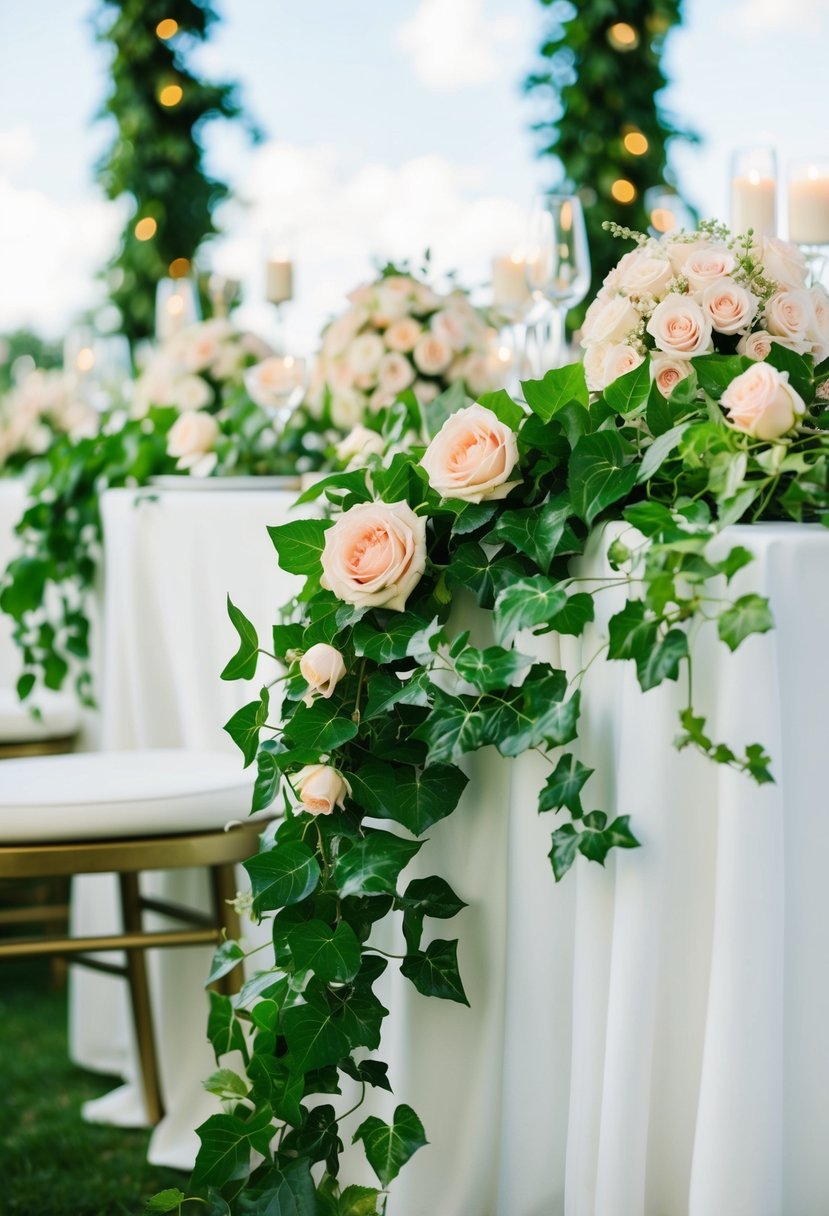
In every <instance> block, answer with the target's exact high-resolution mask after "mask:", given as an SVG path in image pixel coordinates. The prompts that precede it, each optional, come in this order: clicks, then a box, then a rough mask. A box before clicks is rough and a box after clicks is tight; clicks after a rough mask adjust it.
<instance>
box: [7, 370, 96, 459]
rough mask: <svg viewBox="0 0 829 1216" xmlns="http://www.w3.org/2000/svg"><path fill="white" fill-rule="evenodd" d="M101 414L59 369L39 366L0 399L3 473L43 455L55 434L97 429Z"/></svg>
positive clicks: (75, 436)
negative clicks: (42, 368) (84, 398)
mask: <svg viewBox="0 0 829 1216" xmlns="http://www.w3.org/2000/svg"><path fill="white" fill-rule="evenodd" d="M98 425H99V416H98V413H97V411H96V410H95V409H93V407H92V406H91V405H89V404H88V403H87V402H86V401H84V400H83V398H82V397H81V396H80V394H79V393H78V391H77V386H76V383H75V381H74V380H73V379H72V377H71V376H69V375H67V374H66V373H65V372H62V371H58V370H56V369H50V370H48V371H46V370H41V369H36V370H34V371H31V372H29V374H28V375H27V376H25V377H24V378H23V380H22V381H21V382H20V383H19V384H17V385H15V387H14V388H13V389H12V390H11V391H10V392H9V393H7V394H6V396H5V397H4V398H3V400H2V401H0V476H2V475H4V474H9V473H17V472H19V471H20V470H21V469H22V468H24V467H25V465H27V464H28V463H29V462H30V461H31V460H34V459H36V458H37V457H42V456H43V455H44V453H45V452H47V451H48V449H49V447H50V445H51V444H52V442H53V441H54V439H55V438H56V437H59V436H61V435H68V436H69V437H70V439H78V438H80V437H82V436H85V435H92V434H94V433H95V431H96V430H97V429H98Z"/></svg>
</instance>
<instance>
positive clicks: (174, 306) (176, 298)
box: [167, 293, 184, 317]
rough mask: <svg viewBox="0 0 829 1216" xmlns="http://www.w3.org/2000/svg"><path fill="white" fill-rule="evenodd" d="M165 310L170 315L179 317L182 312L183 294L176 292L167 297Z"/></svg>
mask: <svg viewBox="0 0 829 1216" xmlns="http://www.w3.org/2000/svg"><path fill="white" fill-rule="evenodd" d="M167 312H168V313H169V314H170V316H171V317H180V316H181V314H182V313H183V312H184V296H181V295H179V294H178V293H176V294H175V295H172V296H169V297H168V299H167Z"/></svg>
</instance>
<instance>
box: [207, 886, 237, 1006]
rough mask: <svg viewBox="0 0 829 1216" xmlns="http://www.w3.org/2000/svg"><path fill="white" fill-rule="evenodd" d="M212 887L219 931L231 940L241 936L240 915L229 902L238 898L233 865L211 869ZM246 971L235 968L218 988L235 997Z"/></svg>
mask: <svg viewBox="0 0 829 1216" xmlns="http://www.w3.org/2000/svg"><path fill="white" fill-rule="evenodd" d="M210 886H211V889H212V891H213V912H214V915H215V918H216V924H217V925H218V926H219V929H220V930H221V929H224V931H225V933H226V934H227V936H228V937H230V938H238V936H239V928H240V926H239V914H238V912H237V911H236V909H235V908H232V907H231V906H230V903H229V902H228V901H229V900H232V899H235V898H236V876H235V874H234V872H233V866H232V865H224V866H222V865H219V866H211V867H210ZM244 979H245V976H244V970H243V968H242V967H241V966H238V967H234V969H233V970H232V971H231V972H230V974H229V975H225V976H223V977H222V979H220V980H219V982H218V984H217V987H218V989H219V991H220V992H222V993H224V995H225V996H233V994H234V993H236V992H238V991H239V989H240V988H241V987H242V984H243V983H244Z"/></svg>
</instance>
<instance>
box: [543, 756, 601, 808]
mask: <svg viewBox="0 0 829 1216" xmlns="http://www.w3.org/2000/svg"><path fill="white" fill-rule="evenodd" d="M592 774H593V769H592V768H587V767H586V766H585V765H584V764H582V763H581V762H580V761H578V760H577V759H576V757H575V756H574V755H572V754H571V753H570V752H565V754H564V755H563V756H562V757H561V758H560V760H559V762H558V764H557V765H556V767H555V769H554V770H553V772H552V773H550V776H549V777H548V778H547V780H546V782H545V783H544V788H543V789H542V791H541V794H540V796H539V799H538V809H539V811H557V810H558V809H559V808H560V807H563V806H566V807H567V810H568V811H569V812H570V814H571V815H573V816H574V817H575V818H578V817H579V816H580V815H581V798H580V795H581V791H582V788H583V787H584V785H585V783H586V782H587V780H588V778H589V777H590V776H592Z"/></svg>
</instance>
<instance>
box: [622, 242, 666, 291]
mask: <svg viewBox="0 0 829 1216" xmlns="http://www.w3.org/2000/svg"><path fill="white" fill-rule="evenodd" d="M619 271H620V274H619V276H618V279H617V283H618V286H619V287H620V288H621V289H622V291H624V292H625V293H626V294H627V295H629V296H659V295H662V294H663V293H664V291H665V289H666V288H667V286H668V284H669V283H670V281H671V279H672V278H673V277H674V270H673V267H672V266H671V263H670V262H669V261H668V259H667V258H666V257H660V256H656V255H654V254H653V253H650V252H649V251H648V250H647V249H634V250H633V251H632V252H631V253H626V254H625V256H624V257H623V258H622V260H621V261H620V263H619Z"/></svg>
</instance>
